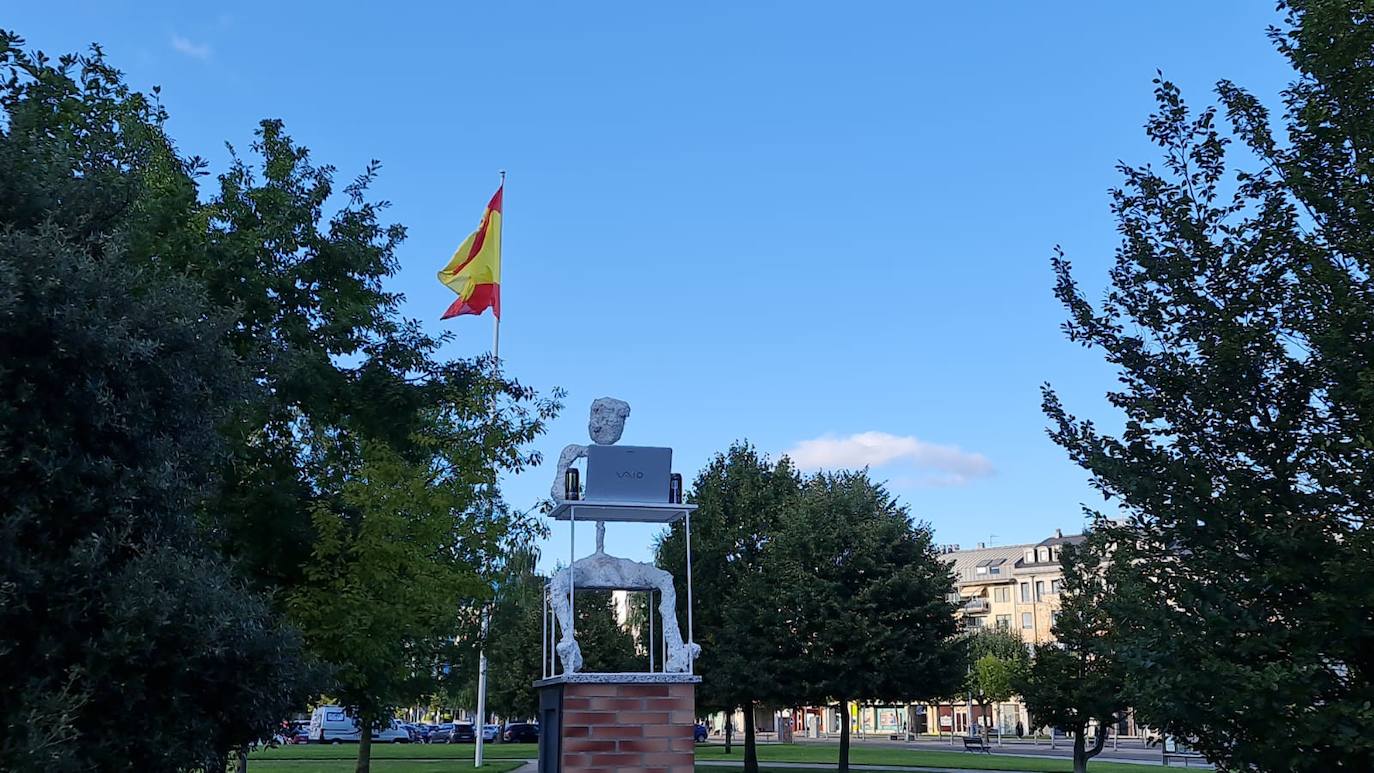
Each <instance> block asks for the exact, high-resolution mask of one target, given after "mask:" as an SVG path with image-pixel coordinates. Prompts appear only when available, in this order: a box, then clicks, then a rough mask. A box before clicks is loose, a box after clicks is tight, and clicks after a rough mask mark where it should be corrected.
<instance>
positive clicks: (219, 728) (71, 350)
mask: <svg viewBox="0 0 1374 773" xmlns="http://www.w3.org/2000/svg"><path fill="white" fill-rule="evenodd" d="M49 74H50V73H49ZM8 139H9V138H8V137H7V136H3V135H0V159H3V160H4V161H5V162H8V161H11V160H13V159H14V156H13V155H12V154H11V153H9V152H7V151H9V150H10V147H9V144H8ZM11 171H13V170H11V169H9V168H3V169H0V177H4V178H6V179H13V178H11V177H10V172H11ZM69 214H70V213H69ZM88 246H89V245H83V244H82V243H80V242H72V241H69V240H68V239H67V236H66V233H65V232H64V231H63V230H62V229H61V228H60V227H58V226H57V225H55V224H51V223H50V224H49V225H47V226H43V227H40V228H37V229H35V230H33V231H28V232H26V231H17V230H7V231H5V232H4V233H3V234H0V500H3V501H4V503H5V507H4V509H3V512H0V669H3V670H4V673H5V674H6V675H7V676H6V682H5V687H4V689H3V690H0V724H2V725H3V726H4V727H5V728H6V731H5V732H4V733H0V768H3V769H5V770H14V771H39V770H41V771H77V770H115V769H129V768H133V769H137V770H146V771H183V770H192V769H202V768H204V769H211V768H218V769H221V770H222V769H223V768H224V765H225V762H226V758H227V755H228V753H229V752H230V750H232V749H236V748H238V747H239V746H241V745H242V744H246V743H248V742H250V741H252V740H253V739H255V738H262V737H266V736H267V735H269V734H270V732H271V730H272V729H273V727H274V725H275V723H276V721H277V720H278V719H280V718H281V717H283V716H284V715H285V714H286V713H287V711H288V710H289V709H290V708H291V707H293V706H295V705H298V702H299V701H301V700H303V699H304V697H305V695H304V692H303V686H302V683H301V678H300V675H301V674H302V673H304V672H305V670H306V669H305V666H304V665H303V663H302V662H301V655H300V652H301V650H300V642H299V640H298V639H297V638H296V637H295V636H294V634H293V633H292V632H291V631H289V630H284V629H283V627H282V626H281V625H280V624H279V621H277V620H276V619H275V618H274V617H273V616H272V615H271V614H270V612H269V609H268V607H267V606H266V604H265V603H264V600H263V599H261V598H259V597H257V596H255V595H254V594H252V593H250V592H248V591H247V590H246V589H245V588H243V587H242V585H241V584H240V583H238V582H236V581H235V580H234V579H233V577H232V573H231V572H230V570H229V568H228V567H227V566H225V565H224V564H223V563H222V562H221V561H219V560H218V559H217V558H216V556H215V555H214V553H213V552H212V551H211V550H210V549H209V545H208V544H207V540H206V539H205V535H204V532H203V530H202V528H201V525H200V522H199V520H198V519H197V507H198V505H199V504H200V503H201V502H202V500H203V499H204V497H205V495H206V493H207V492H208V491H210V490H211V489H212V487H213V485H214V474H213V473H214V470H215V469H216V468H217V465H218V459H219V458H220V456H221V454H222V453H223V452H224V445H223V443H222V442H221V440H220V437H219V435H218V433H217V431H216V430H217V426H216V425H217V421H218V420H219V419H220V418H221V417H222V416H223V415H224V414H225V411H226V410H227V406H230V405H232V403H233V402H234V401H235V400H239V399H242V396H243V395H244V394H245V392H246V390H247V389H249V386H250V385H249V383H248V382H247V380H246V379H245V378H243V374H242V372H241V371H239V370H238V368H237V367H236V365H235V363H234V360H233V357H232V355H231V353H230V352H229V351H228V350H226V349H225V348H224V347H222V346H221V345H220V344H219V343H218V340H219V336H220V334H221V332H222V329H223V326H224V325H225V324H227V322H226V320H224V319H222V318H216V317H207V315H206V313H205V304H204V300H203V298H202V297H201V296H200V294H199V291H198V289H197V288H196V287H195V285H194V284H193V283H190V282H186V281H184V280H181V279H174V278H170V277H165V276H162V275H161V274H159V273H157V272H154V271H134V270H131V269H129V268H128V267H127V265H126V264H125V262H124V261H123V260H122V259H121V255H120V253H119V249H120V247H119V246H118V245H117V244H109V243H106V244H103V245H102V247H101V249H100V250H94V251H98V252H100V253H102V257H101V258H100V259H96V258H93V257H92V256H90V255H89V254H86V253H85V252H83V250H84V249H86V248H87V247H88ZM131 717H136V718H137V726H136V730H135V731H133V732H131V725H130V718H131Z"/></svg>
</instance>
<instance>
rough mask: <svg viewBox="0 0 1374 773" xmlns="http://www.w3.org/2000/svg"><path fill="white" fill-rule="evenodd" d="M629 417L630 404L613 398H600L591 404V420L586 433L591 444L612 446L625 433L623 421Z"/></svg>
mask: <svg viewBox="0 0 1374 773" xmlns="http://www.w3.org/2000/svg"><path fill="white" fill-rule="evenodd" d="M629 415H630V404H629V403H627V402H625V401H624V400H617V399H615V398H614V397H600V398H597V399H596V400H594V401H593V402H592V415H591V419H590V420H589V421H588V422H587V432H588V433H590V434H591V436H592V442H594V443H596V444H597V445H599V446H609V445H613V444H614V443H615V442H616V441H618V440H620V436H621V434H622V433H624V432H625V419H626V418H627V417H628V416H629Z"/></svg>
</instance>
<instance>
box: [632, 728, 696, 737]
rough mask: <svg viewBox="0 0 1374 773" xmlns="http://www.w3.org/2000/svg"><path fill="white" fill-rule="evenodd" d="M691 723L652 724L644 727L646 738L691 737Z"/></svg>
mask: <svg viewBox="0 0 1374 773" xmlns="http://www.w3.org/2000/svg"><path fill="white" fill-rule="evenodd" d="M691 735H692V728H691V726H690V725H651V726H649V727H646V728H644V736H645V737H646V738H690V737H691Z"/></svg>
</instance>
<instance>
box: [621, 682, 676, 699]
mask: <svg viewBox="0 0 1374 773" xmlns="http://www.w3.org/2000/svg"><path fill="white" fill-rule="evenodd" d="M671 686H672V685H666V684H623V685H621V686H620V694H621V695H622V696H625V697H627V698H666V697H668V695H669V694H670V692H669V689H668V688H669V687H671Z"/></svg>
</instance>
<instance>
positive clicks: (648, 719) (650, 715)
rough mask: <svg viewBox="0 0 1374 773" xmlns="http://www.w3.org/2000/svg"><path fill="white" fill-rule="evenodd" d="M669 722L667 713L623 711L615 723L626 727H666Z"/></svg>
mask: <svg viewBox="0 0 1374 773" xmlns="http://www.w3.org/2000/svg"><path fill="white" fill-rule="evenodd" d="M668 720H669V712H667V711H625V712H621V713H620V714H619V715H618V716H617V717H616V721H617V723H621V722H623V723H625V724H627V725H666V724H668Z"/></svg>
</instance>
